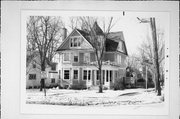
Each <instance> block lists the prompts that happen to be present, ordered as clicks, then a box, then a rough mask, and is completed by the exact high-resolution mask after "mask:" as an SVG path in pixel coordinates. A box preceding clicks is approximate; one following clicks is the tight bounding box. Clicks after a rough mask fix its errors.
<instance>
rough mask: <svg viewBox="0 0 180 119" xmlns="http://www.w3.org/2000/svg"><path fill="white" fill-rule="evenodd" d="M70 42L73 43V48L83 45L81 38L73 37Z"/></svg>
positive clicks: (71, 44)
mask: <svg viewBox="0 0 180 119" xmlns="http://www.w3.org/2000/svg"><path fill="white" fill-rule="evenodd" d="M70 41H71V43H70V46H71V47H80V45H81V38H80V37H71V39H70Z"/></svg>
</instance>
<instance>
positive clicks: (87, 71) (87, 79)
mask: <svg viewBox="0 0 180 119" xmlns="http://www.w3.org/2000/svg"><path fill="white" fill-rule="evenodd" d="M84 71H86V74H87V78H86V79H84ZM89 71H90V79H89ZM82 79H83V81H91V80H92V70H90V69H83V72H82Z"/></svg>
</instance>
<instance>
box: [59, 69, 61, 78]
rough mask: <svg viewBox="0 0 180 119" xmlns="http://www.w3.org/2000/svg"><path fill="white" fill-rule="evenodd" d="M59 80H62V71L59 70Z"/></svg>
mask: <svg viewBox="0 0 180 119" xmlns="http://www.w3.org/2000/svg"><path fill="white" fill-rule="evenodd" d="M59 79H61V70H59Z"/></svg>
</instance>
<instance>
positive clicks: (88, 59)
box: [84, 53, 90, 63]
mask: <svg viewBox="0 0 180 119" xmlns="http://www.w3.org/2000/svg"><path fill="white" fill-rule="evenodd" d="M84 62H85V63H88V62H90V53H84Z"/></svg>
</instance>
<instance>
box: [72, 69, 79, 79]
mask: <svg viewBox="0 0 180 119" xmlns="http://www.w3.org/2000/svg"><path fill="white" fill-rule="evenodd" d="M73 78H74V79H78V70H74V72H73Z"/></svg>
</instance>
